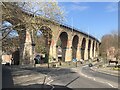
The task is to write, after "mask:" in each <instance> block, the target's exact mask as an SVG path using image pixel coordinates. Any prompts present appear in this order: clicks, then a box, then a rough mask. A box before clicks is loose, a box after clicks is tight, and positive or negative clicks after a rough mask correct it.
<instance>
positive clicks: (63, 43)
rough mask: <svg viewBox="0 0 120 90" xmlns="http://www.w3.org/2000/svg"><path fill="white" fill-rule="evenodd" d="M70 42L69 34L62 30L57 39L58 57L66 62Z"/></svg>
mask: <svg viewBox="0 0 120 90" xmlns="http://www.w3.org/2000/svg"><path fill="white" fill-rule="evenodd" d="M67 42H68V34H67V33H66V32H62V33H61V34H60V36H59V38H58V41H57V45H56V47H57V57H58V60H59V61H63V62H65V56H66V49H67Z"/></svg>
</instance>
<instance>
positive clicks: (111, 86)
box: [106, 82, 116, 88]
mask: <svg viewBox="0 0 120 90" xmlns="http://www.w3.org/2000/svg"><path fill="white" fill-rule="evenodd" d="M106 83H107V84H108V85H109V86H111V87H113V88H116V87H114V86H113V85H112V84H110V83H108V82H106Z"/></svg>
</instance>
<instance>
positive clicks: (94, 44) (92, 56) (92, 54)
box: [92, 41, 95, 58]
mask: <svg viewBox="0 0 120 90" xmlns="http://www.w3.org/2000/svg"><path fill="white" fill-rule="evenodd" d="M94 49H95V42H94V41H93V48H92V57H93V58H94Z"/></svg>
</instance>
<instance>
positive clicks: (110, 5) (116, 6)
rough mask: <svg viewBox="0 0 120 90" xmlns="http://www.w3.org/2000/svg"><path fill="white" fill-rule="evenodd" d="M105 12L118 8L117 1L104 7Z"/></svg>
mask: <svg viewBox="0 0 120 90" xmlns="http://www.w3.org/2000/svg"><path fill="white" fill-rule="evenodd" d="M106 10H107V12H115V11H117V10H118V4H117V3H111V4H109V5H108V6H107V7H106Z"/></svg>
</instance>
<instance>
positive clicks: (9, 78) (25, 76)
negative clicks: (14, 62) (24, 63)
mask: <svg viewBox="0 0 120 90" xmlns="http://www.w3.org/2000/svg"><path fill="white" fill-rule="evenodd" d="M2 75H3V79H2V81H3V88H6V87H8V88H9V87H21V88H23V87H30V88H41V87H42V88H43V86H42V85H43V81H44V79H45V78H44V77H46V80H45V82H44V86H45V87H49V88H52V89H53V90H54V89H55V88H58V87H59V88H69V90H71V89H70V88H115V87H116V86H117V85H116V84H117V77H115V76H111V75H107V74H103V73H98V72H96V71H93V70H91V69H90V68H89V67H87V66H85V67H81V68H77V69H76V68H75V69H70V68H50V69H47V68H33V67H32V68H29V67H28V68H22V69H21V68H19V69H17V68H3V74H2ZM13 84H14V85H13Z"/></svg>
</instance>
